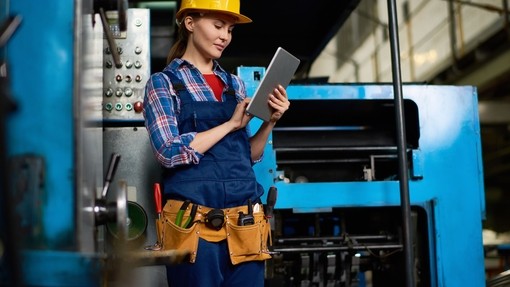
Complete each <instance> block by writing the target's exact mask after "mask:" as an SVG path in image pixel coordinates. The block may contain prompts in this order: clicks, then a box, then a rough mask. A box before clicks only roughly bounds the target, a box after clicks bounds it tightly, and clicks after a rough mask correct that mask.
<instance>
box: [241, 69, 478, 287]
mask: <svg viewBox="0 0 510 287" xmlns="http://www.w3.org/2000/svg"><path fill="white" fill-rule="evenodd" d="M254 71H258V72H259V73H261V74H263V72H264V69H263V68H262V70H261V68H258V67H253V68H252V67H241V68H239V69H238V74H239V75H240V76H241V78H243V80H244V81H245V82H246V84H247V93H248V95H253V93H254V92H255V89H256V87H257V86H258V84H259V81H257V80H255V79H253V72H254ZM287 93H288V96H289V99H291V100H321V99H339V100H343V99H345V100H353V99H355V100H367V101H370V100H375V99H393V88H392V86H391V85H336V84H327V85H290V86H289V87H288V88H287ZM403 95H404V99H409V100H412V101H413V102H414V103H416V105H417V107H418V111H419V129H420V138H419V149H417V150H413V152H412V160H413V163H414V167H413V170H411V173H412V175H413V176H412V177H411V179H410V183H409V185H410V198H411V205H412V206H419V207H422V208H424V209H425V210H426V212H427V218H428V221H429V226H430V230H431V234H429V237H430V240H429V242H430V246H429V248H430V258H431V260H430V262H431V265H432V266H431V273H432V277H433V278H432V279H431V280H432V282H433V283H437V284H435V285H436V286H462V287H464V286H484V285H485V272H484V255H483V244H482V220H483V219H484V218H485V199H484V188H483V168H482V156H481V155H482V151H481V141H480V124H479V118H478V98H477V91H476V88H474V87H471V86H462V87H457V86H429V85H404V86H403ZM291 108H292V105H291ZM303 116H306V115H303ZM259 125H260V121H259V120H255V121H252V123H251V124H250V128H251V129H252V130H253V131H254V130H255V129H256V128H257V127H258V126H259ZM254 168H255V170H256V174H257V177H258V180H259V182H260V183H261V184H262V185H263V186H264V188H265V190H268V189H269V187H270V186H271V185H275V186H276V187H277V188H278V200H277V203H276V208H294V209H302V210H314V209H321V208H328V207H369V206H399V205H400V194H399V183H398V181H373V182H327V183H326V182H314V183H286V182H284V181H280V180H278V175H279V174H278V172H277V170H276V169H277V165H276V159H275V152H274V150H273V148H272V138H271V137H270V140H269V143H268V145H267V146H266V148H265V152H264V160H263V161H262V162H261V163H259V164H257V165H255V167H254Z"/></svg>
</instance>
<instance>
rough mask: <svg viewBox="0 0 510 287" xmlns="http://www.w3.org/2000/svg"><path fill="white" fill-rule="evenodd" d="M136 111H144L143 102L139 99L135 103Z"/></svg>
mask: <svg viewBox="0 0 510 287" xmlns="http://www.w3.org/2000/svg"><path fill="white" fill-rule="evenodd" d="M134 109H135V112H137V113H141V112H142V111H143V103H142V102H140V101H138V102H136V103H135V105H134Z"/></svg>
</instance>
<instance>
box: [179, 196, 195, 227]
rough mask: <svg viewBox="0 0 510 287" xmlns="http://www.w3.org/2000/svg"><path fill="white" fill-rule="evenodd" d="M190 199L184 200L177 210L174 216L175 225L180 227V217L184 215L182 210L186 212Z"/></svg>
mask: <svg viewBox="0 0 510 287" xmlns="http://www.w3.org/2000/svg"><path fill="white" fill-rule="evenodd" d="M190 203H191V201H189V200H186V201H184V202H183V203H182V205H181V208H180V209H179V211H177V217H176V218H175V225H177V226H179V227H182V226H181V224H182V218H183V217H184V212H186V209H188V206H189V205H190Z"/></svg>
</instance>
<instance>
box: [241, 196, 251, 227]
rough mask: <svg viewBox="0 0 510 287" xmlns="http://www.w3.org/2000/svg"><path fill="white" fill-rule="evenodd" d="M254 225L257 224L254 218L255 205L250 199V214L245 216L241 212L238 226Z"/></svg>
mask: <svg viewBox="0 0 510 287" xmlns="http://www.w3.org/2000/svg"><path fill="white" fill-rule="evenodd" d="M252 224H255V218H254V217H253V205H252V204H251V199H248V214H244V213H243V212H242V211H239V219H238V220H237V225H239V226H245V225H252Z"/></svg>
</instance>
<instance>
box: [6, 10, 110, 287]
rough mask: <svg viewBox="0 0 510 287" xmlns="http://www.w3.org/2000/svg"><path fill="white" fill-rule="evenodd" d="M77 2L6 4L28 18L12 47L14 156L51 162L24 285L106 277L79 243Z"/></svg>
mask: <svg viewBox="0 0 510 287" xmlns="http://www.w3.org/2000/svg"><path fill="white" fill-rule="evenodd" d="M74 4H75V1H61V0H48V1H44V3H35V2H33V1H29V0H16V1H9V5H2V7H7V8H8V9H9V11H8V14H10V15H19V16H21V18H22V24H21V26H20V27H19V29H18V31H17V32H16V34H15V35H14V36H13V37H12V39H11V40H10V42H9V43H8V45H7V48H6V55H7V62H8V64H9V73H10V75H9V76H10V80H11V84H12V87H11V91H12V97H13V100H14V101H15V102H16V104H17V106H18V109H17V111H16V112H14V113H12V114H10V115H9V118H8V122H7V129H8V133H7V147H8V156H9V157H10V158H20V157H24V156H30V157H37V158H40V159H42V161H43V162H44V164H45V166H44V167H43V170H44V172H43V173H42V178H39V179H38V180H40V181H41V182H42V183H43V186H40V189H41V194H38V200H39V201H40V215H41V218H39V222H38V226H33V227H32V228H34V229H37V230H38V232H37V234H38V236H37V238H32V239H33V240H37V241H38V242H37V243H36V244H33V245H32V244H31V246H26V245H25V246H23V250H22V254H23V256H22V259H23V261H22V265H23V266H22V267H23V268H22V269H23V272H22V273H23V277H24V281H25V282H24V284H23V285H24V286H99V285H100V284H101V282H100V272H101V270H100V268H99V266H98V262H100V261H99V260H97V258H96V256H97V255H94V254H81V253H80V252H79V250H77V249H78V242H77V238H76V231H77V228H78V226H77V222H76V212H77V211H76V182H75V181H76V179H75V178H74V176H75V166H74V162H75V153H76V150H75V147H76V142H75V140H76V136H75V128H76V126H75V125H76V119H75V115H74V109H75V107H74V102H73V101H74V100H73V94H74V93H73V88H74V87H73V82H74V71H73V69H74V57H75V55H74V32H75V31H74V30H75V29H74V21H75V17H74V13H75V7H74ZM26 180H28V181H30V180H33V179H30V178H28V179H26ZM17 196H18V198H24V200H30V199H31V197H30V195H29V196H28V197H24V196H25V195H23V194H17ZM27 206H33V203H31V202H28V203H27V204H25V203H23V202H20V203H19V205H17V206H16V207H15V209H16V211H17V216H19V217H20V218H21V220H25V219H26V218H24V213H25V212H26V213H28V214H32V213H33V211H30V210H29V211H27V210H25V209H24V208H26V207H27ZM31 224H34V223H33V222H32V223H31ZM25 239H26V240H24V242H30V238H25ZM33 246H36V248H31V247H33ZM17 283H20V284H21V282H17ZM0 285H2V284H1V282H0Z"/></svg>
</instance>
